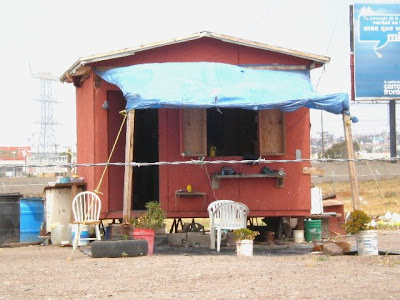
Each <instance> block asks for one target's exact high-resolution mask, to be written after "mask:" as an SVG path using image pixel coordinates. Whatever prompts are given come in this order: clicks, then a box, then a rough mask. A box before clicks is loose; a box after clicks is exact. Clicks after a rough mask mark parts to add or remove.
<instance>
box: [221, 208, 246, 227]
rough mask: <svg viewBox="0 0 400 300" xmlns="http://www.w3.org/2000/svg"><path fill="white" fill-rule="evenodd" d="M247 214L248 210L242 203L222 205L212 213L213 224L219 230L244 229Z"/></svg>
mask: <svg viewBox="0 0 400 300" xmlns="http://www.w3.org/2000/svg"><path fill="white" fill-rule="evenodd" d="M248 214H249V208H248V207H247V206H246V205H245V204H243V203H238V202H233V203H224V204H221V205H220V206H218V207H217V209H216V210H215V212H214V216H215V223H216V226H218V227H220V228H221V229H240V228H246V227H247V215H248Z"/></svg>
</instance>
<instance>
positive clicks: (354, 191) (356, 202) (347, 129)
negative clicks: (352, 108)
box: [343, 113, 361, 210]
mask: <svg viewBox="0 0 400 300" xmlns="http://www.w3.org/2000/svg"><path fill="white" fill-rule="evenodd" d="M343 126H344V135H345V139H346V147H347V158H348V159H349V160H351V159H354V149H353V136H352V133H351V121H350V116H349V115H346V114H345V113H343ZM349 174H350V187H351V198H352V200H353V209H354V210H356V209H360V208H361V203H360V197H359V189H358V180H357V175H356V166H355V162H354V161H349Z"/></svg>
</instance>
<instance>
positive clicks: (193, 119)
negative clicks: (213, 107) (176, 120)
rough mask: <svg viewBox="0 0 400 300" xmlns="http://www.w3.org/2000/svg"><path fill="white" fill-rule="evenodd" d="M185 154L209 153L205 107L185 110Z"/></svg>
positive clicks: (198, 154)
mask: <svg viewBox="0 0 400 300" xmlns="http://www.w3.org/2000/svg"><path fill="white" fill-rule="evenodd" d="M182 115H183V120H182V124H183V141H182V142H183V154H184V155H185V156H206V155H207V112H206V110H205V109H203V108H193V109H184V110H183V114H182Z"/></svg>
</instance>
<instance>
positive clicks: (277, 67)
mask: <svg viewBox="0 0 400 300" xmlns="http://www.w3.org/2000/svg"><path fill="white" fill-rule="evenodd" d="M245 68H246V69H253V70H306V69H307V66H304V65H270V66H250V67H247V66H246V67H245Z"/></svg>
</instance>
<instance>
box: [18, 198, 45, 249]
mask: <svg viewBox="0 0 400 300" xmlns="http://www.w3.org/2000/svg"><path fill="white" fill-rule="evenodd" d="M20 210H21V218H20V242H21V243H36V242H41V241H42V239H41V238H39V236H40V230H41V228H42V225H43V222H44V205H43V199H42V198H40V197H31V198H21V200H20Z"/></svg>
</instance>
